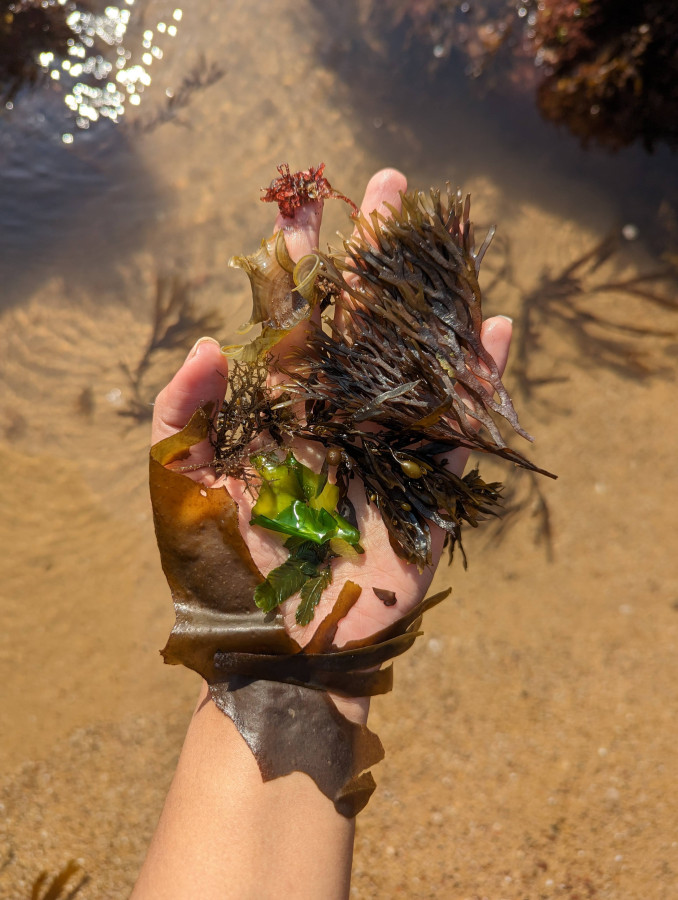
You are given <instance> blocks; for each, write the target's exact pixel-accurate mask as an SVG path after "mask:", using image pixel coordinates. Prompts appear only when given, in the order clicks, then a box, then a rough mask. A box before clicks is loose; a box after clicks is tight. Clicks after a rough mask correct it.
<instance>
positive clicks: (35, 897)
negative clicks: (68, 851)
mask: <svg viewBox="0 0 678 900" xmlns="http://www.w3.org/2000/svg"><path fill="white" fill-rule="evenodd" d="M78 874H79V876H80V880H79V881H78V883H77V884H76V885H75V886H71V887H70V888H69V887H68V882H69V881H70V880H71V878H72V877H73V876H74V875H78ZM48 878H49V872H48V871H47V870H46V869H45V870H43V871H42V872H41V873H40V874H39V875H38V877H37V878H36V879H35V881H34V882H33V886H32V888H31V900H72V898H73V897H75V896H77V894H79V893H80V890H81V889H82V888H83V887H85V885H86V884H87V883H88V882H89V880H90V879H89V875H87V874H86V873H85V872H83V871H82V867H81V866H80V864H79V863H78V862H77V861H76V860H74V859H70V860H69V861H68V862H67V863H66V865H65V866H64V867H63V868H62V869H61V871H60V872H58V873H57V874H56V875H55V876H54V878H53V879H52V880H51V881H50V883H49V885H48V886H47V888H46V890H45V891H44V893H43V888H44V887H45V885H46V883H47V879H48ZM66 890H68V894H66Z"/></svg>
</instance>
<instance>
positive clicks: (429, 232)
mask: <svg viewBox="0 0 678 900" xmlns="http://www.w3.org/2000/svg"><path fill="white" fill-rule="evenodd" d="M469 208H470V200H469V197H468V196H467V197H466V199H465V200H462V197H461V194H460V193H459V192H456V193H452V192H451V191H450V190H449V187H448V190H447V192H446V193H445V194H441V193H440V192H439V191H436V190H432V191H431V192H430V194H429V195H425V194H423V193H410V194H406V195H404V196H403V198H402V211H401V212H397V211H396V210H393V211H392V217H389V218H385V217H383V216H379V215H377V214H373V215H372V216H371V217H369V218H367V217H365V216H362V215H359V216H356V217H354V221H355V224H356V229H355V234H354V236H353V237H352V238H351V239H350V240H348V241H346V242H345V244H344V247H343V248H342V250H341V251H339V252H330V253H328V254H324V253H320V252H318V253H315V254H313V255H312V256H308V257H305V258H304V259H302V260H301V261H300V262H299V263H298V264H297V265H296V266H295V265H294V264H293V263H292V261H291V260H290V259H289V257H288V255H287V251H286V248H285V243H284V239H283V237H282V233H281V232H278V234H277V235H274V236H273V237H272V238H270V239H269V240H268V241H264V242H263V243H262V247H261V249H260V250H259V252H258V253H257V254H255V255H253V256H250V257H236V258H235V259H234V260H232V261H231V265H235V266H237V267H241V268H243V269H244V270H245V271H246V272H247V274H248V276H249V278H250V281H251V283H252V291H253V305H254V309H253V315H252V319H251V321H250V322H249V323H248V324H247V326H244V327H245V328H248V327H250V326H251V325H252V324H254V323H260V324H261V325H262V332H261V335H260V336H259V337H257V338H256V339H255V340H254V341H252V342H251V343H250V344H249V345H245V346H242V347H236V348H233V347H231V348H228V349H229V351H230V352H231V354H233V355H236V356H239V357H240V358H241V359H242V360H243V362H241V363H240V364H237V365H236V368H235V375H234V379H235V389H234V390H232V392H231V395H230V397H229V398H228V399H227V401H226V403H225V404H224V406H223V408H222V410H221V411H220V412H219V414H218V415H217V417H216V418H215V420H214V423H213V431H212V441H213V445H214V448H215V459H214V466H215V468H216V470H217V471H218V472H227V473H228V474H230V475H236V476H237V477H240V478H246V479H249V478H251V477H252V476H254V477H255V478H256V479H257V480H258V482H259V484H260V494H259V500H258V501H257V504H256V506H255V508H254V515H253V519H252V522H253V524H256V525H260V526H261V527H265V528H268V529H269V530H272V531H277V532H279V533H283V534H285V535H287V538H288V539H287V542H286V545H285V546H286V547H287V548H288V549H289V550H290V558H289V559H288V560H287V562H286V563H285V564H284V566H281V567H279V568H278V569H276V570H274V571H273V572H272V573H271V574H270V575H269V576H268V578H267V579H266V581H267V584H266V586H265V588H263V589H261V590H260V591H258V598H255V599H257V603H258V604H259V605H260V606H261V608H262V609H264V610H267V611H268V610H270V609H272V608H274V607H275V606H277V605H278V604H279V603H280V602H282V601H283V600H284V599H286V598H287V597H289V596H291V595H293V594H295V593H297V591H299V590H301V592H302V603H301V605H300V608H299V613H298V615H297V621H298V623H299V624H307V623H308V621H310V615H312V608H313V605H314V604H313V603H309V602H308V601H309V597H310V596H311V594H313V596H314V597H315V598H316V603H317V598H318V597H319V594H320V592H321V591H322V587H323V586H324V585H326V584H327V583H329V579H330V577H331V575H330V570H329V569H328V568H327V565H326V564H328V563H329V561H330V560H331V559H332V558H333V557H334V556H337V555H343V554H342V551H343V552H344V553H347V552H348V553H355V552H356V548H358V550H357V552H362V551H361V549H360V547H359V534H358V533H357V532H355V533H354V534H352V535H351V537H349V538H348V539H346V535H347V533H348V532H347V526H349V524H353V526H354V529H355V525H356V522H355V513H354V511H353V508H352V505H351V503H350V501H349V498H348V486H349V482H350V480H351V479H352V478H354V477H356V476H357V477H358V478H359V479H360V480H361V481H362V484H363V485H364V488H365V493H366V496H367V499H368V502H370V503H373V504H375V505H376V507H377V508H378V509H379V511H380V513H381V515H382V518H383V521H384V523H385V525H386V527H387V529H388V533H389V538H390V542H391V546H392V547H393V549H394V551H395V552H396V553H397V554H398V556H400V557H402V558H403V559H404V560H406V561H407V562H408V563H412V564H414V565H416V566H417V567H418V568H419V570H423V569H424V568H425V567H426V566H429V565H431V564H432V556H431V532H430V526H431V524H433V525H435V526H438V527H440V528H442V529H444V530H445V532H446V533H447V541H448V545H449V548H450V552H452V551H453V550H454V547H455V545H456V544H461V537H460V534H461V526H462V523H463V522H466V523H468V524H470V525H472V526H474V527H475V526H476V525H477V524H478V522H479V521H480V520H481V519H482V518H484V517H486V516H488V515H492V514H494V513H495V511H496V508H497V506H498V504H499V501H500V490H501V486H500V485H498V484H486V483H485V482H484V481H483V480H482V479H481V478H480V476H479V474H478V471H477V470H474V471H472V472H470V473H469V474H468V475H466V476H465V477H463V478H461V477H458V476H457V475H454V474H453V473H452V472H450V471H449V470H448V469H447V467H446V465H445V461H444V460H442V459H441V455H442V456H443V457H444V456H445V454H449V453H450V452H452V451H453V450H455V449H456V448H458V447H465V448H468V449H470V450H479V451H482V452H485V453H491V454H494V455H497V456H501V457H503V458H505V459H507V460H509V461H511V462H513V463H516V464H518V465H520V466H524V467H525V468H528V469H532V470H534V471H539V472H542V471H543V470H541V469H538V468H537V467H536V466H535V465H534V464H533V463H531V462H529V461H528V460H527V459H525V457H523V456H522V455H521V454H520V453H518V452H517V451H515V450H512V449H511V448H509V447H508V446H507V444H506V442H505V441H504V439H503V437H502V435H501V432H500V430H499V427H498V424H497V422H498V421H501V420H502V419H503V420H505V421H506V422H508V424H509V425H510V426H511V428H512V429H513V430H514V431H515V432H517V433H518V434H520V435H521V436H522V437H524V438H527V439H528V440H532V438H531V437H530V435H528V434H527V432H526V431H524V430H523V429H522V428H521V426H520V424H519V422H518V417H517V415H516V412H515V409H514V407H513V404H512V402H511V398H510V397H509V395H508V392H507V391H506V388H505V387H504V385H503V383H502V381H501V378H500V377H499V373H498V371H497V367H496V364H495V362H494V360H493V359H492V357H491V356H490V355H489V354H488V353H487V351H486V350H485V349H484V347H483V345H482V343H481V339H480V329H481V325H482V309H481V293H480V288H479V285H478V273H479V269H480V264H481V262H482V259H483V256H484V254H485V251H486V250H487V247H488V246H489V243H490V240H491V238H492V234H493V231H490V233H489V234H488V235H487V237H486V238H485V240H484V241H483V244H482V246H481V247H480V249H479V250H478V251H477V252H476V250H475V247H474V236H473V226H472V224H471V222H470V219H469ZM316 306H320V307H321V308H322V309H323V311H324V312H326V313H327V310H328V308H329V307H330V306H334V309H335V312H336V311H337V310H338V311H339V312H338V314H337V315H335V317H334V318H331V319H330V318H328V317H327V315H326V316H325V327H324V328H323V327H322V326H321V325H319V324H313V325H311V326H310V330H309V332H308V334H307V337H306V340H305V342H304V344H303V346H301V347H299V348H297V350H296V352H295V353H294V354H293V355H292V356H291V357H290V356H289V355H288V356H287V357H286V358H283V359H280V358H274V357H273V353H274V352H275V347H276V344H277V343H278V341H279V340H280V339H281V338H282V337H284V336H285V335H287V334H288V333H289V332H290V331H291V329H292V328H294V327H295V326H296V325H297V324H299V323H300V322H301V321H303V320H306V319H309V318H310V316H311V313H312V310H313V309H314V307H316ZM269 368H277V370H278V372H279V373H282V381H279V383H278V385H277V386H276V387H275V388H269V387H267V370H268V369H269ZM236 419H237V420H238V422H239V423H240V424H239V426H238V429H236V430H234V420H236ZM243 420H244V421H243ZM245 423H246V424H245ZM262 432H265V433H266V434H267V435H268V436H269V437H270V439H271V443H272V445H273V451H275V450H278V449H279V450H282V451H283V452H284V453H285V454H286V456H285V459H280V458H279V456H276V454H275V452H273V455H270V454H269V456H268V458H267V459H264V458H263V457H262V456H261V455H259V456H257V457H250V456H248V454H247V448H248V446H249V445H250V444H251V443H252V441H253V440H255V439H256V438H258V437H259V436H260V435H261V433H262ZM234 434H237V438H236V439H235V441H234ZM295 437H301V438H303V439H305V440H307V441H311V442H315V443H317V444H321V445H323V446H324V447H325V448H326V451H327V454H326V457H325V465H324V466H323V468H322V470H321V472H320V475H319V476H318V475H315V473H311V472H310V470H307V469H306V468H305V467H303V466H302V465H301V464H300V463H299V462H298V461H297V460H296V459H295V458H294V456H293V454H291V453H289V451H288V450H287V446H288V445H289V443H290V441H291V440H292V439H293V438H295ZM236 445H237V446H236ZM330 466H331V467H333V468H334V472H335V482H336V483H335V485H332V486H329V485H328V483H327V479H328V470H329V467H330ZM544 474H548V473H544ZM290 479H291V481H290ZM291 483H292V487H290V484H291ZM329 492H332V503H331V507H330V506H326V504H325V506H324V505H323V500H324V499H325V500H326V499H327V498H326V496H325V495H327V494H328V493H329ZM264 501H265V502H264ZM264 507H265V509H266V510H268V512H267V513H264ZM269 513H271V514H269ZM273 513H275V514H274V515H273ZM332 516H333V517H334V522H335V524H336V523H337V522H339V521H341V523H342V525H341V528H340V529H339V531H337V529H335V530H334V532H332V527H331V526H332ZM322 517H324V520H325V527H324V528H323V527H321V523H320V519H321V518H322ZM341 529H343V530H344V531H343V533H340V532H341ZM339 541H343V544H348V545H349V546H348V547H346V546H343V545H342V544H341V543H340V542H339ZM309 584H310V585H311V587H309Z"/></svg>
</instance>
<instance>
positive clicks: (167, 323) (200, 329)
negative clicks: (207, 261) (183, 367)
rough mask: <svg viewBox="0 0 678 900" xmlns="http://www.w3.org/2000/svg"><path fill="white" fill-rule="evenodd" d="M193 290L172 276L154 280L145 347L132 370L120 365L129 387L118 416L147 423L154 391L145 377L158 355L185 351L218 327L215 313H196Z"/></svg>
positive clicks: (122, 363)
mask: <svg viewBox="0 0 678 900" xmlns="http://www.w3.org/2000/svg"><path fill="white" fill-rule="evenodd" d="M194 288H195V284H194V283H193V282H191V281H190V280H188V279H186V278H184V277H182V276H181V275H178V274H176V273H175V274H159V275H158V276H157V278H156V282H155V295H154V299H153V311H152V320H151V333H150V335H149V337H148V340H147V342H146V346H145V347H144V350H143V352H142V353H141V356H140V357H139V359H138V360H137V362H136V364H134V365H133V366H130V365H128V364H127V363H126V362H122V361H121V362H120V368H121V369H122V371H123V372H124V374H125V377H126V378H127V381H128V384H129V387H130V398H129V400H128V401H127V405H126V406H125V407H123V408H122V409H119V410H118V415H120V416H124V417H126V418H128V419H132V420H133V421H134V422H136V423H142V422H148V421H149V420H150V419H151V418H152V415H153V398H154V397H155V395H156V393H157V390H155V389H154V388H153V386H152V385H148V383H147V381H148V378H147V376H148V372H149V370H150V368H151V365H152V363H153V362H154V360H155V358H156V355H157V354H158V352H159V351H161V350H166V351H175V350H180V349H185V348H186V347H187V346H190V345H191V344H192V343H193V342H194V341H196V340H197V339H198V338H199V337H200V336H201V335H203V334H207V333H209V332H211V331H214V330H216V329H217V328H218V327H219V326H220V324H221V317H220V316H219V315H218V313H216V312H215V311H207V312H201V311H200V310H198V309H197V307H196V304H195V301H194V298H193V290H194Z"/></svg>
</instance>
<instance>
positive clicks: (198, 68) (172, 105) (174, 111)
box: [130, 56, 226, 134]
mask: <svg viewBox="0 0 678 900" xmlns="http://www.w3.org/2000/svg"><path fill="white" fill-rule="evenodd" d="M225 73H226V70H225V69H224V68H222V67H221V66H220V65H219V64H218V63H215V62H208V61H207V59H206V58H205V56H200V58H199V60H198V62H197V63H196V64H195V65H194V66H193V68H192V69H191V70H190V71H189V72H188V74H187V75H186V76H184V78H183V79H182V81H181V84H180V85H179V87H178V88H177V89H176V90H175V91H173V92H172V93H171V94H170V95H168V97H167V101H166V102H165V103H164V104H163V106H162V107H161V108H160V109H158V110H157V111H156V112H154V113H152V114H151V115H149V116H146V117H145V118H141V119H137V120H136V121H134V122H133V124H132V125H131V126H130V127H131V130H132V131H134V132H136V133H137V134H149V133H150V132H152V131H155V129H156V128H159V127H160V126H161V125H165V124H167V122H172V123H173V124H174V125H179V126H181V127H183V128H190V125H189V123H188V122H186V121H185V120H184V119H183V118H181V116H180V115H179V114H180V113H181V112H183V110H185V109H186V108H187V107H188V106H189V105H190V104H191V102H192V101H193V99H194V97H195V95H196V94H197V93H198V92H199V91H202V90H205V89H206V88H209V87H211V86H212V85H213V84H216V83H217V82H218V81H220V80H221V79H222V78H223V77H224V75H225Z"/></svg>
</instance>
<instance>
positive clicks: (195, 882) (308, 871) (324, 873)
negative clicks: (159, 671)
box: [132, 688, 354, 900]
mask: <svg viewBox="0 0 678 900" xmlns="http://www.w3.org/2000/svg"><path fill="white" fill-rule="evenodd" d="M353 835H354V820H353V819H347V818H345V817H344V816H341V815H339V814H338V813H337V812H336V810H335V808H334V805H333V803H332V802H331V801H330V800H328V799H327V797H325V796H324V795H323V794H322V793H321V792H320V791H319V790H318V788H317V787H316V785H315V784H314V782H313V781H312V780H311V779H310V778H309V777H308V776H306V775H303V774H301V773H299V772H294V773H292V774H291V775H288V776H286V777H284V778H277V779H275V780H273V781H269V782H267V783H264V782H262V780H261V775H260V773H259V769H258V767H257V764H256V762H255V760H254V757H253V756H252V753H251V752H250V750H249V748H248V747H247V745H246V744H245V742H244V741H243V740H242V738H241V737H240V735H239V734H238V732H237V731H236V729H235V726H234V725H233V723H232V722H231V720H230V719H229V718H228V717H227V716H225V715H223V714H222V713H221V712H220V711H219V710H218V709H217V708H216V707H215V705H214V704H213V703H212V702H211V701H210V700H209V697H208V695H207V691H206V689H205V688H203V690H202V692H201V695H200V701H199V703H198V706H197V708H196V711H195V713H194V714H193V718H192V719H191V723H190V725H189V728H188V733H187V735H186V740H185V743H184V746H183V749H182V751H181V756H180V759H179V764H178V766H177V771H176V773H175V776H174V780H173V781H172V786H171V788H170V791H169V794H168V796H167V800H166V802H165V807H164V809H163V812H162V815H161V817H160V822H159V823H158V827H157V830H156V832H155V835H154V837H153V841H152V843H151V846H150V849H149V851H148V855H147V857H146V861H145V863H144V866H143V868H142V871H141V874H140V876H139V880H138V882H137V885H136V887H135V889H134V892H133V894H132V898H133V900H146V898H160V897H162V898H163V900H172V898H177V900H192V898H196V900H198V898H200V900H217V898H219V900H222V898H238V900H248V898H253V900H254V898H256V900H265V898H268V897H271V898H273V897H276V898H277V897H281V896H294V897H295V898H316V897H317V898H323V900H324V898H328V900H333V898H337V900H338V898H343V897H346V896H347V895H348V890H349V883H350V875H351V859H352V849H353Z"/></svg>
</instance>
